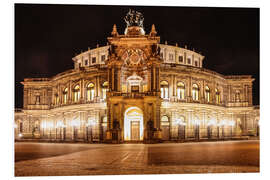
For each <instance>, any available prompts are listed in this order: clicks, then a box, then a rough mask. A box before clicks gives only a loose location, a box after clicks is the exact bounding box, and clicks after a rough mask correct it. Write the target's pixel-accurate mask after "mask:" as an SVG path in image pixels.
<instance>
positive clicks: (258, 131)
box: [257, 120, 260, 137]
mask: <svg viewBox="0 0 270 180" xmlns="http://www.w3.org/2000/svg"><path fill="white" fill-rule="evenodd" d="M257 136H258V137H259V136H260V121H259V120H258V121H257Z"/></svg>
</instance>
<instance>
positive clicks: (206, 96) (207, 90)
mask: <svg viewBox="0 0 270 180" xmlns="http://www.w3.org/2000/svg"><path fill="white" fill-rule="evenodd" d="M205 101H206V102H210V89H209V87H208V86H205Z"/></svg>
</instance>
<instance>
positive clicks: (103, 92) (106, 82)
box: [102, 81, 109, 99]
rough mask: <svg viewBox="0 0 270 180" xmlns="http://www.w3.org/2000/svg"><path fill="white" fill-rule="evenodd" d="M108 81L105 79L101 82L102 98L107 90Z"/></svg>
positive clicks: (104, 97)
mask: <svg viewBox="0 0 270 180" xmlns="http://www.w3.org/2000/svg"><path fill="white" fill-rule="evenodd" d="M108 85H109V83H108V81H105V82H104V83H103V84H102V99H106V93H107V90H108Z"/></svg>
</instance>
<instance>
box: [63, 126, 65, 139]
mask: <svg viewBox="0 0 270 180" xmlns="http://www.w3.org/2000/svg"><path fill="white" fill-rule="evenodd" d="M63 136H64V137H63V140H64V141H65V140H66V125H63Z"/></svg>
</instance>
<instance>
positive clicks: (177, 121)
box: [175, 119, 186, 140]
mask: <svg viewBox="0 0 270 180" xmlns="http://www.w3.org/2000/svg"><path fill="white" fill-rule="evenodd" d="M175 123H176V124H177V125H178V137H177V139H178V140H180V139H185V133H186V132H185V129H186V127H185V126H186V123H185V122H184V121H183V120H182V119H176V121H175ZM181 127H183V134H184V135H183V136H181Z"/></svg>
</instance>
